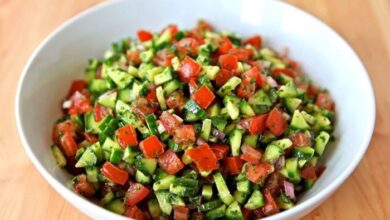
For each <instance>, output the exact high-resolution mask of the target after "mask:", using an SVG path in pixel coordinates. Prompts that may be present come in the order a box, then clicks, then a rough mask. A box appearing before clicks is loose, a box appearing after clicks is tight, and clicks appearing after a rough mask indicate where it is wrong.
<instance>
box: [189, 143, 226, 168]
mask: <svg viewBox="0 0 390 220" xmlns="http://www.w3.org/2000/svg"><path fill="white" fill-rule="evenodd" d="M186 153H187V154H188V156H189V157H190V158H191V159H192V161H194V163H195V164H196V166H197V168H198V169H199V170H200V171H212V170H217V169H219V164H218V160H217V157H216V156H215V154H214V152H213V151H212V150H211V148H210V147H209V145H208V144H203V145H200V146H198V147H195V148H191V149H188V150H187V151H186Z"/></svg>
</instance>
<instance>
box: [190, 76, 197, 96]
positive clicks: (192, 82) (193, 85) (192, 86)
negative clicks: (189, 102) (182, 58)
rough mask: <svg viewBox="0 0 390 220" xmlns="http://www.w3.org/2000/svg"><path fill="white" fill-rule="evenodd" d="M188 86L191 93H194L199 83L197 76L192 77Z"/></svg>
mask: <svg viewBox="0 0 390 220" xmlns="http://www.w3.org/2000/svg"><path fill="white" fill-rule="evenodd" d="M188 88H189V90H190V94H194V92H195V91H196V90H198V84H197V83H196V79H195V78H191V79H190V82H189V83H188Z"/></svg>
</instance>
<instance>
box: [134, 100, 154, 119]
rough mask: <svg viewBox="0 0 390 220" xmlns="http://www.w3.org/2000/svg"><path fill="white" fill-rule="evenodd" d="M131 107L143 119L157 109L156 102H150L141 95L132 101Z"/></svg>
mask: <svg viewBox="0 0 390 220" xmlns="http://www.w3.org/2000/svg"><path fill="white" fill-rule="evenodd" d="M131 108H132V110H133V111H134V112H135V114H137V116H138V117H140V118H141V119H142V120H144V119H145V116H146V115H148V114H152V113H154V111H156V109H157V108H156V105H155V103H154V102H153V103H150V102H149V101H148V99H146V98H144V97H139V98H138V99H136V100H135V101H133V103H131Z"/></svg>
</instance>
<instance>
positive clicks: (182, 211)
mask: <svg viewBox="0 0 390 220" xmlns="http://www.w3.org/2000/svg"><path fill="white" fill-rule="evenodd" d="M189 212H190V209H189V208H186V207H185V206H179V205H175V207H174V211H173V219H174V220H187V219H188V214H189Z"/></svg>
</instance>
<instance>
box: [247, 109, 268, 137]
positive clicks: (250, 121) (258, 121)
mask: <svg viewBox="0 0 390 220" xmlns="http://www.w3.org/2000/svg"><path fill="white" fill-rule="evenodd" d="M267 116H268V115H267V114H262V115H257V116H253V117H249V118H245V119H242V120H241V122H240V125H241V126H242V127H244V128H246V129H247V130H248V131H249V133H250V134H251V135H258V134H261V133H263V131H264V129H265V122H266V120H267Z"/></svg>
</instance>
